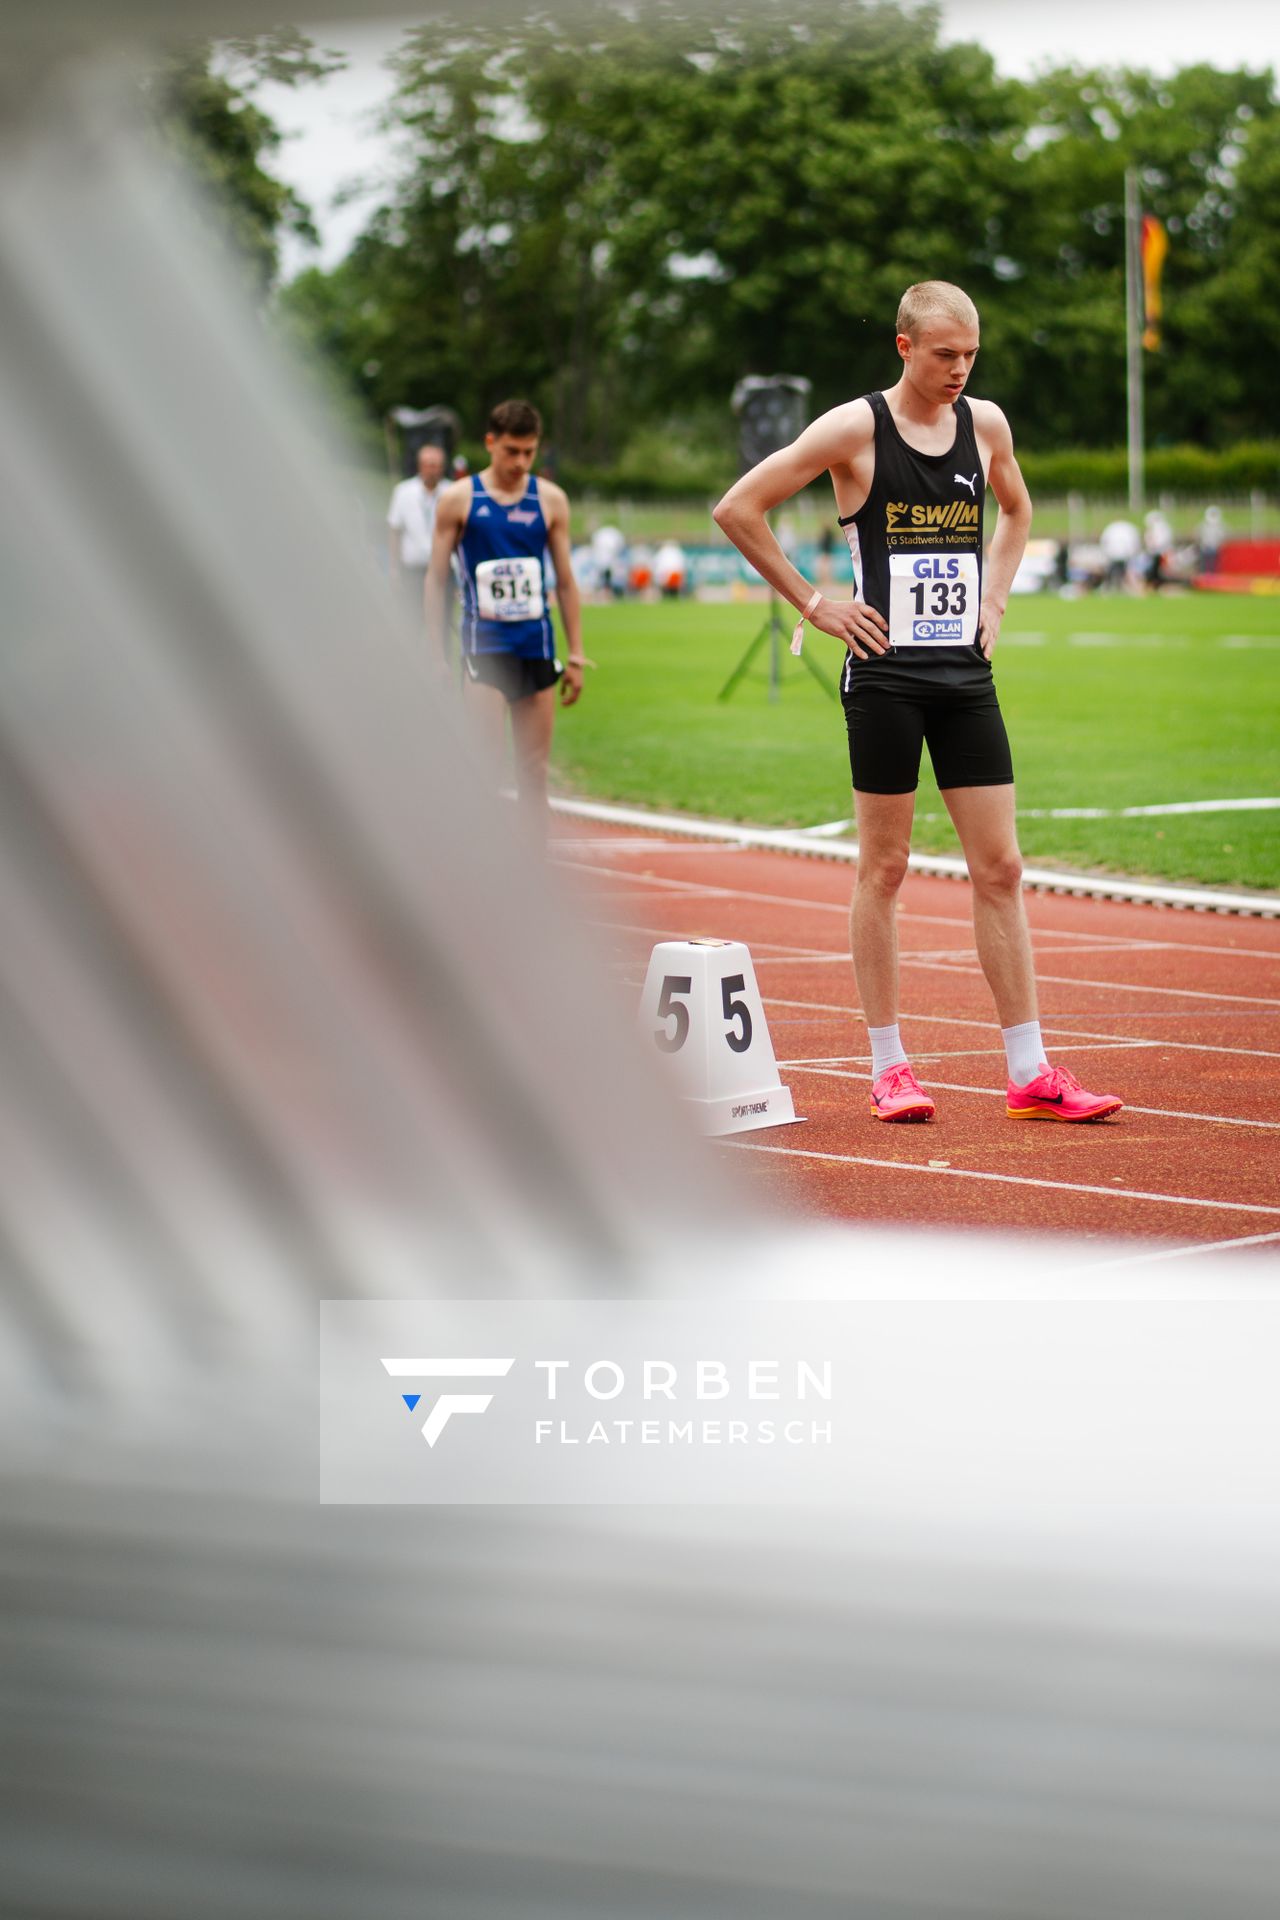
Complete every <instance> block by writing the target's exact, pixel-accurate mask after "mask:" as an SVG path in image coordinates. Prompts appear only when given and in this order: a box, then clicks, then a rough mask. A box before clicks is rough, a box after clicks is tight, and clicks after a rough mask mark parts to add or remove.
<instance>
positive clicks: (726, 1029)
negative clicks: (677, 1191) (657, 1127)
mask: <svg viewBox="0 0 1280 1920" xmlns="http://www.w3.org/2000/svg"><path fill="white" fill-rule="evenodd" d="M640 1030H641V1032H642V1033H643V1034H644V1036H645V1039H646V1040H647V1041H648V1042H649V1044H650V1045H652V1046H654V1047H656V1048H657V1050H658V1052H659V1053H660V1054H662V1055H664V1056H665V1058H666V1059H667V1060H668V1061H669V1062H670V1065H671V1070H672V1073H673V1074H674V1076H675V1078H676V1082H677V1084H678V1086H679V1088H680V1091H681V1092H682V1094H683V1095H684V1098H685V1100H686V1101H687V1103H688V1104H689V1106H690V1108H691V1109H692V1111H693V1113H694V1115H695V1118H696V1121H697V1124H698V1127H699V1129H700V1131H701V1132H703V1133H708V1134H724V1133H747V1132H750V1131H752V1130H753V1129H755V1128H757V1127H781V1126H787V1125H789V1124H791V1123H792V1122H794V1121H795V1120H796V1119H797V1118H798V1117H799V1116H798V1115H797V1114H796V1110H795V1107H794V1105H793V1104H792V1099H791V1089H790V1088H789V1087H786V1086H784V1085H783V1083H782V1081H781V1080H780V1079H779V1077H778V1062H777V1059H776V1058H775V1056H774V1051H773V1042H772V1040H771V1039H770V1038H769V1023H768V1021H767V1020H766V1019H765V1015H764V1003H763V1002H762V1000H761V998H760V989H759V987H758V986H757V985H756V970H755V968H754V966H753V965H752V962H751V955H750V953H749V952H748V950H747V948H746V947H745V946H744V945H743V943H742V941H741V940H662V941H660V942H659V943H658V945H657V946H656V947H655V948H654V950H653V952H652V954H651V955H650V958H649V971H648V972H647V974H646V975H645V982H644V991H643V993H642V994H641V997H640Z"/></svg>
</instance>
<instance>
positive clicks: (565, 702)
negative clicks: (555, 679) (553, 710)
mask: <svg viewBox="0 0 1280 1920" xmlns="http://www.w3.org/2000/svg"><path fill="white" fill-rule="evenodd" d="M584 667H585V662H584V661H582V660H566V661H565V663H564V674H563V677H562V678H561V681H560V705H561V706H562V707H571V706H572V705H573V703H574V701H575V700H580V699H581V698H582V681H583V674H584Z"/></svg>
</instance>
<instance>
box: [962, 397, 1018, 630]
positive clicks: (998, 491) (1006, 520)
mask: <svg viewBox="0 0 1280 1920" xmlns="http://www.w3.org/2000/svg"><path fill="white" fill-rule="evenodd" d="M969 405H970V407H971V408H972V409H973V426H974V432H975V433H976V435H977V439H978V451H979V453H981V454H982V455H983V457H984V459H985V460H986V461H987V463H988V465H987V484H988V486H989V487H990V488H991V491H992V492H993V493H994V494H995V496H996V504H997V506H998V507H999V509H1000V513H999V517H998V519H997V520H996V530H995V532H994V534H993V535H992V536H991V545H990V547H989V549H988V551H987V559H986V565H985V566H984V567H983V570H982V608H981V611H980V612H979V614H978V638H979V640H980V641H981V643H982V651H983V654H984V656H985V657H986V658H987V659H988V660H989V659H990V658H991V655H992V653H993V652H994V651H995V644H996V641H997V640H998V639H999V638H1000V623H1001V621H1002V620H1003V619H1004V611H1005V608H1006V607H1007V606H1008V604H1009V589H1010V587H1011V586H1012V585H1013V576H1014V574H1015V573H1016V572H1017V571H1018V568H1019V566H1020V565H1021V563H1022V555H1023V552H1024V550H1025V548H1026V544H1027V535H1028V533H1029V532H1030V531H1031V495H1030V494H1029V493H1028V492H1027V483H1026V481H1025V480H1024V479H1023V477H1022V469H1021V468H1020V467H1019V465H1018V462H1017V459H1016V458H1015V456H1014V451H1013V434H1012V433H1011V432H1010V430H1009V422H1008V421H1007V420H1006V419H1005V417H1004V415H1003V414H1002V413H1001V411H1000V409H999V407H998V406H996V404H995V402H994V401H992V400H971V401H970V402H969Z"/></svg>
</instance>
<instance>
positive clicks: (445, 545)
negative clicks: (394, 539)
mask: <svg viewBox="0 0 1280 1920" xmlns="http://www.w3.org/2000/svg"><path fill="white" fill-rule="evenodd" d="M470 510H471V481H470V479H466V480H455V481H454V483H453V485H452V486H450V487H446V488H445V489H444V492H443V493H442V494H441V495H440V504H439V505H438V506H437V508H436V529H435V534H434V536H433V538H432V541H431V564H430V566H429V567H428V568H427V577H426V580H425V581H424V582H423V587H422V593H423V603H424V607H425V611H426V617H427V638H428V641H429V642H432V643H434V644H433V646H432V647H430V648H429V652H430V654H431V658H432V659H441V660H443V659H447V657H448V655H447V651H446V647H445V640H446V634H445V621H446V620H447V619H448V612H447V607H446V596H447V592H448V586H449V562H450V561H451V560H452V558H453V555H454V550H455V548H456V547H457V544H458V542H459V540H461V538H462V531H463V528H464V527H465V526H466V524H467V515H468V513H469V512H470Z"/></svg>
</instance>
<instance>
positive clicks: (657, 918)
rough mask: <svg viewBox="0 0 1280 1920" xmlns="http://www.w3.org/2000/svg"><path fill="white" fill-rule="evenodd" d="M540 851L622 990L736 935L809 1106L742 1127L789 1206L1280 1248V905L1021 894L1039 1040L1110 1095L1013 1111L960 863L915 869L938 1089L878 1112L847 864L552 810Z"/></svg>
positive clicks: (848, 1216) (917, 1026)
mask: <svg viewBox="0 0 1280 1920" xmlns="http://www.w3.org/2000/svg"><path fill="white" fill-rule="evenodd" d="M556 857H557V860H558V861H559V862H562V863H563V864H564V866H565V869H566V871H567V872H568V874H569V875H570V876H571V877H572V880H573V882H574V885H575V888H576V889H580V890H581V892H582V893H583V895H584V896H585V901H584V904H585V905H586V907H587V911H588V913H589V917H590V918H591V919H592V920H593V921H594V922H595V923H596V924H597V925H598V926H599V927H600V928H601V929H602V931H603V932H604V933H605V935H606V937H607V939H608V941H609V943H610V945H611V948H612V950H613V952H614V955H615V958H616V961H617V964H618V968H619V974H620V977H621V979H622V980H624V981H625V982H626V984H627V985H628V987H629V988H634V989H635V991H636V992H637V993H638V991H639V986H640V983H641V981H642V979H643V976H644V970H645V966H646V964H647V962H648V958H649V953H650V950H651V949H652V947H653V945H654V943H655V942H656V941H658V940H669V939H682V938H688V937H690V936H693V935H704V936H712V937H716V938H721V939H735V940H744V941H745V942H746V944H747V945H748V947H749V948H750V949H751V955H752V959H753V961H754V963H755V969H756V977H757V980H758V982H759V985H760V990H761V993H762V994H763V997H764V1003H765V1010H766V1013H767V1015H768V1020H769V1027H770V1032H771V1034H772V1038H773V1045H774V1050H775V1052H776V1054H777V1056H778V1061H779V1065H780V1068H781V1072H782V1078H783V1079H784V1080H785V1081H786V1083H787V1084H788V1085H789V1086H790V1088H791V1091H792V1095H793V1098H794V1100H795V1107H796V1112H797V1113H798V1114H803V1115H805V1116H806V1124H805V1125H803V1126H789V1127H775V1128H769V1129H768V1130H766V1131H762V1132H759V1133H748V1134H740V1135H736V1136H734V1138H733V1139H732V1141H731V1142H729V1143H726V1144H725V1145H724V1146H723V1147H720V1148H718V1149H716V1150H719V1151H727V1152H731V1153H734V1154H737V1155H746V1154H751V1155H753V1156H754V1162H753V1168H752V1170H753V1172H754V1173H755V1174H756V1177H757V1179H758V1181H759V1182H760V1184H761V1185H762V1187H763V1188H764V1189H765V1190H767V1191H768V1193H769V1194H770V1195H771V1196H772V1197H773V1198H774V1199H775V1201H777V1202H778V1203H780V1204H781V1205H783V1206H784V1207H787V1208H789V1209H790V1210H792V1211H794V1212H800V1213H804V1214H808V1215H816V1216H819V1217H823V1218H834V1219H845V1220H870V1221H882V1222H894V1223H904V1222H910V1223H917V1224H928V1225H931V1226H939V1227H959V1226H980V1227H984V1228H993V1227H996V1228H1000V1227H1004V1228H1017V1229H1022V1230H1027V1229H1031V1230H1035V1229H1052V1230H1054V1231H1059V1232H1068V1233H1072V1234H1075V1235H1077V1236H1080V1237H1084V1238H1089V1237H1106V1238H1108V1239H1110V1238H1114V1237H1116V1236H1138V1237H1142V1238H1144V1239H1148V1240H1157V1241H1160V1242H1162V1243H1164V1246H1163V1252H1162V1257H1166V1256H1167V1253H1168V1251H1169V1245H1170V1243H1173V1244H1174V1245H1176V1246H1177V1247H1185V1248H1186V1249H1187V1251H1188V1252H1190V1251H1193V1250H1194V1251H1199V1250H1205V1249H1207V1248H1209V1247H1214V1248H1226V1247H1237V1248H1239V1249H1240V1250H1241V1251H1242V1252H1245V1251H1247V1252H1249V1253H1250V1254H1254V1253H1256V1254H1260V1255H1263V1256H1268V1257H1270V1258H1272V1259H1275V1258H1276V1257H1277V1254H1278V1253H1280V1102H1278V1101H1277V1097H1276V1090H1277V1084H1278V1082H1277V1069H1278V1068H1280V922H1276V921H1268V920H1259V919H1245V918H1240V917H1235V916H1225V915H1218V914H1201V913H1188V912H1178V911H1174V910H1171V909H1161V908H1157V907H1152V906H1127V905H1121V904H1113V903H1110V902H1104V901H1094V900H1084V899H1076V898H1071V897H1064V896H1060V895H1055V894H1042V893H1028V895H1027V912H1028V917H1029V919H1030V922H1031V930H1032V939H1033V942H1034V946H1035V953H1036V966H1037V973H1038V978H1039V983H1040V1008H1041V1026H1042V1028H1043V1030H1044V1035H1045V1042H1046V1046H1047V1048H1048V1050H1049V1052H1050V1056H1051V1058H1052V1059H1053V1060H1054V1061H1055V1062H1056V1063H1058V1064H1060V1065H1062V1066H1067V1067H1070V1068H1071V1070H1072V1071H1073V1072H1074V1073H1075V1074H1077V1075H1078V1077H1079V1078H1080V1079H1081V1080H1082V1081H1083V1083H1084V1084H1085V1086H1087V1087H1091V1088H1093V1089H1095V1090H1097V1091H1103V1092H1114V1093H1117V1094H1118V1095H1119V1096H1120V1097H1121V1098H1122V1099H1123V1100H1124V1101H1125V1110H1124V1112H1123V1113H1121V1114H1118V1115H1117V1116H1116V1117H1115V1118H1114V1119H1112V1120H1107V1121H1100V1122H1096V1123H1094V1124H1092V1125H1088V1126H1063V1125H1054V1124H1051V1123H1048V1122H1039V1123H1027V1122H1017V1121H1013V1120H1010V1119H1009V1118H1008V1117H1007V1116H1006V1114H1005V1110H1004V1106H1005V1080H1006V1076H1005V1064H1004V1053H1003V1049H1002V1047H1001V1044H1000V1035H999V1032H998V1029H997V1026H996V1022H995V1015H994V1011H993V1008H992V1004H991V999H990V996H989V993H988V991H987V987H986V983H985V981H984V980H983V977H982V973H981V970H980V969H979V966H978V962H977V956H976V954H975V952H974V947H973V932H972V925H971V921H970V918H969V893H968V887H967V885H966V884H964V883H960V882H957V881H953V880H939V879H931V878H924V877H916V876H914V875H913V876H912V877H910V878H909V879H908V881H907V883H906V886H905V888H904V890H903V895H902V901H901V908H900V915H899V937H900V946H901V962H902V1016H901V1019H902V1028H903V1038H904V1040H905V1042H906V1045H907V1049H908V1051H909V1053H910V1054H911V1056H912V1064H913V1066H914V1067H915V1069H916V1072H917V1073H918V1075H919V1077H920V1080H921V1081H922V1083H923V1084H924V1085H925V1086H926V1087H927V1088H928V1089H929V1091H930V1092H931V1093H932V1095H933V1097H934V1099H935V1100H936V1101H937V1104H938V1115H937V1119H936V1120H935V1121H934V1122H933V1123H932V1124H931V1125H928V1126H911V1127H906V1126H896V1127H895V1126H888V1125H885V1124H884V1123H883V1122H880V1121H878V1120H876V1119H874V1118H873V1116H872V1114H871V1112H870V1108H869V1102H868V1088H869V1084H870V1073H869V1067H870V1057H869V1052H868V1047H867V1040H866V1029H865V1026H864V1024H863V1022H862V1020H861V1017H860V1015H859V1014H858V1011H857V1002H856V997H855V990H854V984H853V970H852V967H851V966H850V963H849V944H848V901H849V892H850V887H851V874H850V871H849V870H848V869H847V868H846V867H845V866H843V865H836V864H834V863H829V862H826V861H822V860H807V859H803V858H798V857H796V856H793V855H788V854H783V853H775V852H761V851H757V850H755V849H744V848H738V847H733V846H724V845H719V844H708V843H706V842H701V841H696V840H692V839H678V838H672V839H665V840H664V839H660V838H657V837H655V836H654V835H652V834H647V833H646V834H641V833H637V832H631V831H627V830H614V829H610V828H602V827H599V826H596V825H594V824H591V825H588V824H587V823H585V822H571V821H567V820H564V821H561V822H560V824H559V828H558V831H557V835H556Z"/></svg>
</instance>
